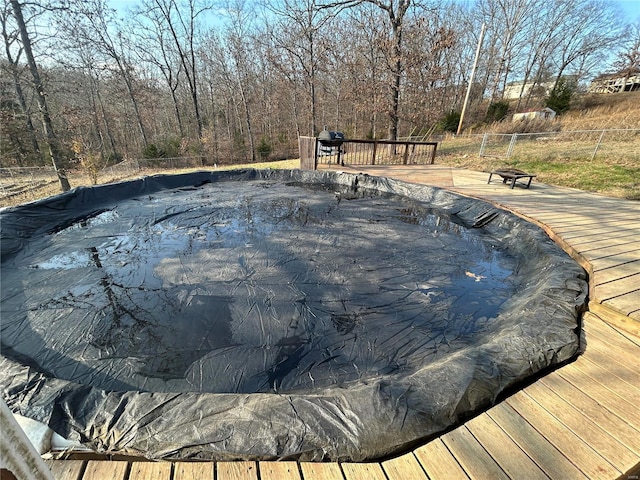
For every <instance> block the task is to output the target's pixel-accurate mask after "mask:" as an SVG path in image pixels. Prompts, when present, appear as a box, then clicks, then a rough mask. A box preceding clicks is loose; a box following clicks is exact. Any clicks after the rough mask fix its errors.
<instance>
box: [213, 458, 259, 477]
mask: <svg viewBox="0 0 640 480" xmlns="http://www.w3.org/2000/svg"><path fill="white" fill-rule="evenodd" d="M257 478H258V466H257V464H256V462H219V463H218V464H216V479H217V480H257Z"/></svg>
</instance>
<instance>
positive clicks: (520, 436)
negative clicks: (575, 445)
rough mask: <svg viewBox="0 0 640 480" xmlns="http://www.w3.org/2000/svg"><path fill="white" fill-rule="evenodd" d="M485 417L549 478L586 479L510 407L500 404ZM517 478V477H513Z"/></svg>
mask: <svg viewBox="0 0 640 480" xmlns="http://www.w3.org/2000/svg"><path fill="white" fill-rule="evenodd" d="M487 415H488V416H489V417H491V418H492V419H493V420H494V421H495V422H496V424H498V425H499V426H500V428H502V430H503V431H504V432H505V433H506V434H507V435H508V436H509V437H510V438H511V439H512V440H513V441H514V442H515V443H516V444H518V446H519V447H520V448H521V449H522V451H523V452H525V453H526V454H527V456H529V458H531V459H532V460H533V461H534V462H535V463H536V465H538V466H539V467H540V468H541V469H542V470H543V471H544V472H545V473H546V474H547V475H548V476H549V478H554V479H555V478H558V479H561V478H571V479H580V478H587V476H586V475H585V474H584V473H583V472H581V471H580V470H579V469H578V467H576V466H575V465H574V464H573V463H572V462H571V461H570V460H569V459H567V457H565V456H564V455H563V454H562V453H561V452H560V450H558V449H557V448H556V447H555V446H553V444H551V443H550V442H549V441H548V440H547V439H546V438H545V437H544V436H543V435H542V434H541V433H540V432H538V431H537V430H536V429H535V428H533V426H532V425H531V424H530V423H529V422H527V421H526V420H525V419H524V418H523V417H522V416H520V414H519V413H518V412H517V411H516V410H514V409H513V408H512V407H511V406H509V405H507V404H505V403H502V404H500V405H499V406H497V407H494V408H492V409H491V410H490V411H489V412H488V413H487ZM515 478H518V477H515Z"/></svg>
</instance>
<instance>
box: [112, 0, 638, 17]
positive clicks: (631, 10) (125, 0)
mask: <svg viewBox="0 0 640 480" xmlns="http://www.w3.org/2000/svg"><path fill="white" fill-rule="evenodd" d="M607 1H609V2H611V3H617V4H618V5H620V7H621V8H622V10H623V11H624V13H625V15H626V16H627V18H628V19H629V20H630V21H634V20H636V19H638V18H639V17H640V0H607ZM109 3H110V4H111V6H112V7H113V8H115V9H117V10H120V11H122V12H123V13H124V10H126V7H127V6H129V5H135V4H136V3H137V2H136V0H109Z"/></svg>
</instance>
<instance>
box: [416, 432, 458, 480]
mask: <svg viewBox="0 0 640 480" xmlns="http://www.w3.org/2000/svg"><path fill="white" fill-rule="evenodd" d="M413 453H414V455H415V456H416V458H417V459H418V461H419V462H420V464H421V465H422V468H423V469H424V471H425V472H426V473H427V476H428V477H429V478H430V479H431V480H448V479H452V480H453V479H455V480H458V479H465V478H469V477H468V476H467V474H466V472H465V471H464V469H463V468H462V467H461V466H460V464H459V463H458V460H456V457H454V456H453V454H452V453H451V452H450V451H449V449H448V448H447V447H446V446H445V444H444V443H443V442H442V440H441V439H439V438H438V439H436V440H434V441H432V442H429V443H427V444H426V445H423V446H422V447H420V448H417V449H416V450H415V451H414V452H413Z"/></svg>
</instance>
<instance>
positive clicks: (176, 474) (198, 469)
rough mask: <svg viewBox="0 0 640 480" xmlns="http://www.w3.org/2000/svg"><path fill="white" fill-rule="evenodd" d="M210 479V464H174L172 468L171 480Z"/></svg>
mask: <svg viewBox="0 0 640 480" xmlns="http://www.w3.org/2000/svg"><path fill="white" fill-rule="evenodd" d="M219 465H220V464H219ZM218 478H221V477H218ZM222 478H224V477H222ZM227 478H230V479H234V477H227ZM241 478H242V477H236V478H235V479H234V480H240V479H241ZM212 479H213V464H212V463H205V462H176V463H175V464H174V466H173V480H212Z"/></svg>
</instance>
